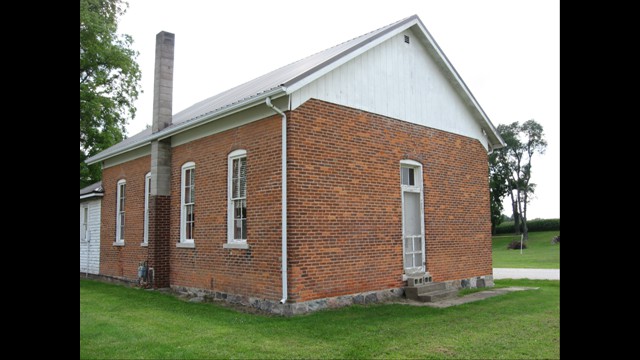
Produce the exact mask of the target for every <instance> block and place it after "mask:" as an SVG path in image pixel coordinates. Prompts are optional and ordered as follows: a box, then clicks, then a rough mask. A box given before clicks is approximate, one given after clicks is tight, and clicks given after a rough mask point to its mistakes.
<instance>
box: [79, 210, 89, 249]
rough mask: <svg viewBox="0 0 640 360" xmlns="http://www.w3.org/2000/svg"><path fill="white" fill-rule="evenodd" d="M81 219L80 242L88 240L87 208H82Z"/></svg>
mask: <svg viewBox="0 0 640 360" xmlns="http://www.w3.org/2000/svg"><path fill="white" fill-rule="evenodd" d="M80 216H81V218H80V221H81V223H80V241H86V240H87V231H89V220H88V219H89V208H88V207H87V206H83V207H82V212H81V215H80Z"/></svg>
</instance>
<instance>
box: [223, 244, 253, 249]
mask: <svg viewBox="0 0 640 360" xmlns="http://www.w3.org/2000/svg"><path fill="white" fill-rule="evenodd" d="M222 248H223V249H248V248H249V244H247V243H226V244H224V245H222Z"/></svg>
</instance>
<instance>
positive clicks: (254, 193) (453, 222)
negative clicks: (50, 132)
mask: <svg viewBox="0 0 640 360" xmlns="http://www.w3.org/2000/svg"><path fill="white" fill-rule="evenodd" d="M174 39H175V38H174V35H173V34H170V33H167V32H161V33H159V34H158V35H157V38H156V41H157V48H156V70H155V87H154V115H153V125H152V127H151V128H149V129H146V130H144V131H142V132H141V133H139V134H136V135H134V136H132V137H130V138H128V139H126V140H124V141H122V142H121V143H119V144H117V145H114V146H113V147H111V148H109V149H107V150H105V151H103V152H101V153H99V154H97V155H95V156H93V157H92V158H90V159H88V161H87V162H88V163H90V164H91V163H101V164H102V167H103V180H102V187H103V189H104V196H103V199H102V212H101V239H102V241H101V244H100V247H101V248H100V274H102V275H104V276H109V277H115V278H119V279H123V280H135V279H136V278H137V269H138V265H139V263H140V262H142V261H148V264H149V266H150V268H152V269H153V272H152V274H153V280H152V282H153V286H154V287H169V286H171V287H173V288H176V289H179V290H187V291H192V292H194V293H200V294H201V293H207V294H209V295H211V296H214V297H216V298H219V299H226V300H227V301H231V302H237V303H242V304H245V305H251V306H256V307H260V308H263V309H265V310H269V311H272V312H276V313H285V314H286V313H298V312H304V311H308V310H314V309H318V308H324V307H333V306H340V305H344V304H349V303H353V302H370V301H376V300H379V299H382V298H385V297H388V296H398V295H401V294H402V289H403V288H404V287H405V286H406V284H407V279H409V281H418V279H419V281H425V282H429V281H432V282H434V283H442V284H444V285H443V286H445V287H446V288H457V287H461V286H471V287H474V286H482V284H484V285H491V283H492V276H491V275H492V264H491V237H490V214H489V187H488V166H487V153H488V152H490V151H492V149H494V148H498V147H501V146H503V141H502V139H501V138H500V136H499V135H498V134H497V132H496V129H495V127H494V126H493V125H492V124H491V121H490V120H489V118H488V117H487V115H486V114H485V113H484V111H483V110H482V108H481V107H480V105H479V104H478V103H477V101H476V100H475V98H474V97H473V95H472V94H471V92H470V91H469V89H468V88H467V87H466V85H465V84H464V82H463V81H462V79H461V78H460V76H459V75H458V73H457V72H456V71H455V69H454V68H453V66H452V65H451V64H450V63H449V61H448V59H447V58H446V56H445V55H444V54H443V53H442V51H441V50H440V48H439V47H438V45H437V44H436V42H435V41H434V40H433V38H432V37H431V35H430V34H429V32H428V31H427V29H426V28H425V26H424V25H423V24H422V22H421V21H420V19H419V18H418V17H417V16H415V15H414V16H411V17H409V18H406V19H403V20H400V21H398V22H396V23H393V24H391V25H388V26H386V27H383V28H380V29H378V30H375V31H373V32H370V33H367V34H365V35H362V36H360V37H357V38H355V39H352V40H349V41H347V42H344V43H342V44H339V45H337V46H334V47H332V48H329V49H327V50H324V51H322V52H319V53H317V54H314V55H312V56H310V57H307V58H305V59H302V60H300V61H298V62H295V63H292V64H289V65H287V66H284V67H282V68H280V69H277V70H275V71H273V72H270V73H268V74H266V75H264V76H261V77H259V78H257V79H254V80H252V81H249V82H247V83H245V84H242V85H240V86H238V87H235V88H232V89H230V90H228V91H225V92H223V93H221V94H218V95H216V96H213V97H211V98H208V99H205V100H203V101H200V102H198V103H196V104H194V105H193V106H191V107H189V108H187V109H185V110H182V111H180V112H178V113H176V114H173V112H172V81H173V80H172V79H173V48H174ZM172 114H173V115H172Z"/></svg>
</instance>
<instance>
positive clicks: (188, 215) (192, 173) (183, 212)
mask: <svg viewBox="0 0 640 360" xmlns="http://www.w3.org/2000/svg"><path fill="white" fill-rule="evenodd" d="M195 181H196V164H195V163H193V162H188V163H186V164H184V165H182V196H181V204H182V206H181V207H180V242H182V243H193V238H194V237H193V231H194V230H195V225H196V218H195V204H196V192H195V191H196V187H195Z"/></svg>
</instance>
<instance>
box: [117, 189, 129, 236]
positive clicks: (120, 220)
mask: <svg viewBox="0 0 640 360" xmlns="http://www.w3.org/2000/svg"><path fill="white" fill-rule="evenodd" d="M126 188H127V182H126V181H125V180H120V181H118V188H117V192H116V201H117V203H116V242H117V243H123V242H124V200H125V197H126Z"/></svg>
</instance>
